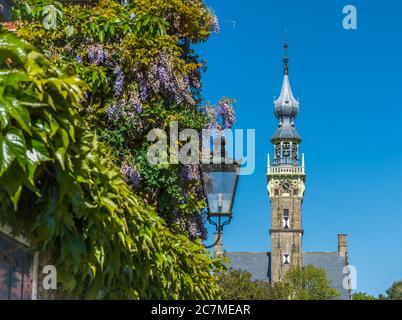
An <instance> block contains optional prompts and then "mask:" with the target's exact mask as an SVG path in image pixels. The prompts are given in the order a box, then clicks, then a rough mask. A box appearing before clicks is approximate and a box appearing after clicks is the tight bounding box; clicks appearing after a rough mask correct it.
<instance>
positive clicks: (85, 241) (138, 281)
mask: <svg viewBox="0 0 402 320" xmlns="http://www.w3.org/2000/svg"><path fill="white" fill-rule="evenodd" d="M85 90H86V85H85V83H84V82H82V81H81V80H80V79H79V78H78V77H76V76H74V75H69V73H66V72H63V71H61V70H60V69H58V68H56V67H54V65H53V64H52V63H51V62H49V61H48V60H47V59H46V58H45V57H44V56H43V55H42V54H40V53H39V52H38V51H37V50H36V49H35V48H33V47H32V46H31V45H29V44H27V43H26V42H25V41H23V40H20V39H18V38H16V37H15V36H14V35H12V34H9V33H4V32H1V33H0V93H1V94H0V97H1V98H0V168H1V169H0V170H1V171H0V203H1V206H0V223H3V224H9V225H11V226H12V228H13V231H14V232H15V233H16V234H22V235H24V236H25V237H27V238H28V240H29V241H30V242H31V244H32V250H42V251H44V252H46V254H49V255H50V261H52V262H53V264H54V265H55V266H56V267H57V270H58V281H59V282H60V283H59V288H61V289H60V290H62V291H65V292H66V294H67V295H69V296H71V297H73V298H86V299H102V298H112V299H113V298H127V299H136V298H144V299H150V298H153V299H211V298H217V297H218V295H219V289H218V287H217V285H216V282H215V278H214V276H213V275H212V272H213V271H214V270H215V269H216V268H219V267H220V264H219V262H216V261H213V260H212V259H211V258H210V256H209V254H208V253H207V251H206V250H205V249H204V247H203V246H202V245H201V243H199V242H191V241H189V240H188V239H187V237H185V236H183V235H180V234H173V233H172V232H171V231H170V230H169V229H168V228H167V227H166V226H165V225H164V222H163V220H162V219H160V218H159V217H157V215H156V214H155V213H154V212H153V210H152V208H151V207H149V206H148V205H146V204H145V203H144V202H143V201H142V200H140V199H139V198H138V197H137V196H136V195H134V194H133V193H132V191H131V190H130V188H129V187H128V185H127V184H126V183H125V181H124V179H123V177H122V175H121V173H120V172H119V170H118V168H117V167H116V166H115V165H114V164H113V162H112V160H111V152H110V150H109V148H108V147H106V146H105V145H104V144H103V143H101V142H99V141H98V139H97V137H96V136H95V135H94V134H93V133H91V131H89V130H88V127H87V124H86V122H85V121H83V120H82V118H81V116H80V115H79V113H78V110H79V109H80V108H81V106H80V101H81V100H82V96H83V91H85Z"/></svg>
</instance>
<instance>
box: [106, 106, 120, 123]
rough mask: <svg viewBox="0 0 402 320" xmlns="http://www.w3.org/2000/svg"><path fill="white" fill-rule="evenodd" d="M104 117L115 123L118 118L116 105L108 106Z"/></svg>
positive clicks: (118, 113)
mask: <svg viewBox="0 0 402 320" xmlns="http://www.w3.org/2000/svg"><path fill="white" fill-rule="evenodd" d="M106 115H107V117H108V119H109V120H111V121H116V120H118V119H119V117H120V112H119V110H118V109H117V107H116V105H111V106H109V108H107V110H106Z"/></svg>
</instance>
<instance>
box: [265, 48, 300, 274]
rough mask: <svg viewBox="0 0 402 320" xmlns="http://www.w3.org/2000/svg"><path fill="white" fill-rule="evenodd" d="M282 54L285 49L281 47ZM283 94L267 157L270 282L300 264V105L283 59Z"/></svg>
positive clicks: (286, 58) (277, 104) (276, 111)
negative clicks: (298, 123)
mask: <svg viewBox="0 0 402 320" xmlns="http://www.w3.org/2000/svg"><path fill="white" fill-rule="evenodd" d="M284 48H285V51H286V50H287V48H288V45H287V43H285V45H284ZM283 64H284V68H283V70H284V78H283V84H282V91H281V94H280V96H279V98H278V99H275V100H274V112H275V116H276V118H277V119H278V129H277V130H276V132H275V133H274V135H273V136H272V139H271V142H272V144H273V145H274V155H273V160H272V163H271V160H270V156H269V154H268V168H267V184H268V193H269V198H270V202H271V229H270V235H271V244H272V252H271V281H272V282H277V281H279V280H281V279H282V277H283V275H284V274H285V273H286V271H287V270H288V269H289V267H290V266H295V265H301V264H302V236H303V229H302V202H303V197H304V190H305V177H306V176H305V172H304V155H302V157H301V159H300V157H299V145H300V143H301V141H302V139H301V137H300V135H299V134H298V133H297V131H296V128H295V123H294V121H295V118H296V117H297V114H298V112H299V101H298V100H296V99H295V98H294V96H293V94H292V90H291V87H290V82H289V59H288V57H287V54H286V53H285V57H284V59H283Z"/></svg>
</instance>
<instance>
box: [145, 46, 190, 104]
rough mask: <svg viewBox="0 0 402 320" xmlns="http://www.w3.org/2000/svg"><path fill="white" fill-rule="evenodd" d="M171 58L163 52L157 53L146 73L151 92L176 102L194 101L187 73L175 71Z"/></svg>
mask: <svg viewBox="0 0 402 320" xmlns="http://www.w3.org/2000/svg"><path fill="white" fill-rule="evenodd" d="M174 70H175V68H174V64H173V59H172V58H171V57H170V56H168V55H167V54H166V53H165V52H163V53H162V54H160V55H159V57H158V58H157V59H156V61H155V63H154V64H153V65H152V66H151V68H150V70H149V73H148V79H147V80H148V81H147V83H148V84H149V87H150V89H151V90H152V92H153V94H155V95H161V96H163V97H164V98H165V99H166V100H167V101H169V102H175V103H177V104H182V103H188V104H191V105H193V104H194V103H195V101H194V99H193V96H192V94H191V90H190V81H189V77H188V76H187V75H182V74H179V73H176V72H175V71H174Z"/></svg>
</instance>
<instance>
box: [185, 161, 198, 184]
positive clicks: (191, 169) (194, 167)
mask: <svg viewBox="0 0 402 320" xmlns="http://www.w3.org/2000/svg"><path fill="white" fill-rule="evenodd" d="M180 175H181V177H182V179H183V180H184V181H187V182H189V181H193V180H199V179H200V168H199V165H198V164H185V165H183V166H182V168H181V172H180Z"/></svg>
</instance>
